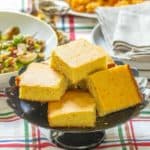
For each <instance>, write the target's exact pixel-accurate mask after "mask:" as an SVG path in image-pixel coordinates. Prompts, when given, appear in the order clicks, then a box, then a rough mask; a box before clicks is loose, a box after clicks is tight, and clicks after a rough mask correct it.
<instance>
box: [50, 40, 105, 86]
mask: <svg viewBox="0 0 150 150" xmlns="http://www.w3.org/2000/svg"><path fill="white" fill-rule="evenodd" d="M51 66H52V68H54V69H55V70H57V71H60V72H61V73H63V74H64V75H65V76H66V77H67V78H68V79H69V80H70V81H71V83H73V84H75V83H78V82H79V81H81V80H83V79H85V78H86V77H87V75H88V74H90V73H92V72H94V71H97V70H102V69H106V67H107V66H106V55H105V53H104V52H103V51H102V50H101V48H100V47H98V46H95V45H93V44H91V43H89V42H87V41H86V40H83V39H79V40H76V41H73V42H70V43H68V44H65V45H62V46H58V47H57V48H56V49H55V50H54V51H53V52H52V56H51Z"/></svg>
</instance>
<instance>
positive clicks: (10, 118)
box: [0, 117, 20, 122]
mask: <svg viewBox="0 0 150 150" xmlns="http://www.w3.org/2000/svg"><path fill="white" fill-rule="evenodd" d="M17 120H20V117H8V118H4V119H3V118H0V122H12V121H17Z"/></svg>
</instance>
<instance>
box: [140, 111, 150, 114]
mask: <svg viewBox="0 0 150 150" xmlns="http://www.w3.org/2000/svg"><path fill="white" fill-rule="evenodd" d="M141 114H147V115H149V114H150V111H142V112H141Z"/></svg>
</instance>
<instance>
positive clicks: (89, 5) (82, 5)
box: [66, 0, 144, 18]
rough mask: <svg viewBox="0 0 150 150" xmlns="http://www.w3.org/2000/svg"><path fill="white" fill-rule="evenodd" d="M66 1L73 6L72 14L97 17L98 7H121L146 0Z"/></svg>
mask: <svg viewBox="0 0 150 150" xmlns="http://www.w3.org/2000/svg"><path fill="white" fill-rule="evenodd" d="M66 2H68V3H69V5H70V7H71V11H69V13H70V14H73V15H79V16H83V17H90V18H92V17H93V18H95V16H96V15H94V12H95V9H96V8H97V7H101V6H102V7H107V6H108V7H109V6H111V7H120V6H125V5H131V4H138V3H142V2H144V0H66ZM80 13H81V14H80ZM82 13H83V14H82Z"/></svg>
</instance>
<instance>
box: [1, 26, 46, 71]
mask: <svg viewBox="0 0 150 150" xmlns="http://www.w3.org/2000/svg"><path fill="white" fill-rule="evenodd" d="M44 48H45V42H44V41H42V40H37V39H36V38H34V35H23V34H21V31H20V28H19V27H15V26H14V27H11V28H8V29H7V30H6V31H4V32H1V34H0V73H7V72H12V71H16V70H18V69H20V68H21V67H22V66H25V65H27V64H29V63H31V62H33V61H39V60H43V59H44Z"/></svg>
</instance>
